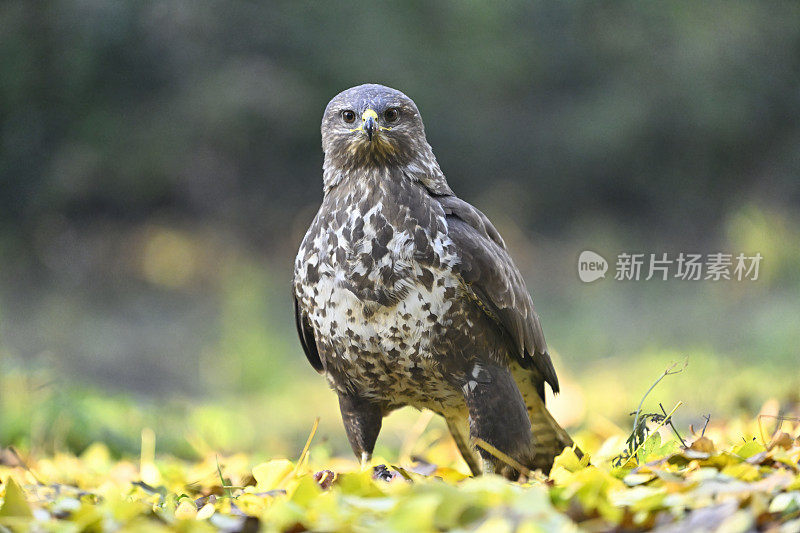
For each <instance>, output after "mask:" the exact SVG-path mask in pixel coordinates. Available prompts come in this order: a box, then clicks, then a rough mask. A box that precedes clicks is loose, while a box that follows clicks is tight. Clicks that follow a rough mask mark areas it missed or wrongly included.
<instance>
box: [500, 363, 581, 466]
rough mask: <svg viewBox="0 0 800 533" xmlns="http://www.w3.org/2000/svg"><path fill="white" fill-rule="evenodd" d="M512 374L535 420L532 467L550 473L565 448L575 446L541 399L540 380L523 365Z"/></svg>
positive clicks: (577, 451) (577, 450) (532, 420)
mask: <svg viewBox="0 0 800 533" xmlns="http://www.w3.org/2000/svg"><path fill="white" fill-rule="evenodd" d="M511 371H512V374H513V376H514V380H515V381H516V382H517V386H518V387H519V391H520V393H522V398H523V399H524V400H525V406H526V407H527V409H528V417H529V418H530V420H531V434H532V435H531V458H530V460H529V461H530V466H531V467H532V468H533V469H540V470H542V471H543V472H544V473H549V472H550V469H551V468H552V467H553V461H554V460H555V458H556V456H558V455H559V454H560V453H561V452H562V451H563V450H564V448H568V447H571V446H574V443H573V441H572V438H571V437H570V436H569V434H568V433H567V432H566V431H565V430H564V428H562V427H561V426H560V425H559V424H558V422H556V420H555V418H553V415H552V414H550V411H548V410H547V407H546V406H545V403H544V400H542V398H541V396H539V393H538V390H537V386H536V384H535V381H538V380H537V378H538V377H539V376H538V375H537V374H535V373H532V372H531V371H530V370H528V369H525V368H522V367H521V366H519V365H512V368H511ZM575 452H576V453H577V454H578V456H579V457H580V456H581V455H582V453H581V451H580V450H579V449H577V448H576V449H575Z"/></svg>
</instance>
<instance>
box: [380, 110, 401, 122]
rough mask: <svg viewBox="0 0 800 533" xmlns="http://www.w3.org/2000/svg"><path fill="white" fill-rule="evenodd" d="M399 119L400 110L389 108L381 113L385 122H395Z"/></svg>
mask: <svg viewBox="0 0 800 533" xmlns="http://www.w3.org/2000/svg"><path fill="white" fill-rule="evenodd" d="M399 117H400V110H399V109H397V108H396V107H390V108H389V109H387V110H386V111H384V113H383V118H385V119H386V122H395V121H396V120H397V119H398V118H399Z"/></svg>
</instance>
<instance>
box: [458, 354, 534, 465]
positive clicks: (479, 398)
mask: <svg viewBox="0 0 800 533" xmlns="http://www.w3.org/2000/svg"><path fill="white" fill-rule="evenodd" d="M466 379H467V381H466V383H465V384H464V385H463V387H462V390H463V391H464V399H465V400H466V403H467V409H468V410H469V434H470V437H471V438H472V439H482V440H484V441H485V442H487V443H488V444H490V445H492V446H494V447H495V448H497V449H498V450H500V451H501V452H503V453H504V454H506V455H508V456H509V457H511V458H512V459H514V460H516V461H518V462H519V463H521V464H522V465H523V466H526V467H527V466H528V465H529V463H530V460H531V423H530V420H529V419H528V412H527V410H526V408H525V402H524V400H523V399H522V395H521V394H520V392H519V389H518V388H517V384H516V382H515V381H514V378H513V377H512V376H511V373H510V372H509V370H508V369H507V368H504V367H500V366H497V365H494V364H491V363H480V364H476V365H475V366H474V367H473V368H472V369H469V371H468V373H467V375H466ZM477 451H478V453H479V454H480V456H481V458H482V459H483V467H484V473H494V472H498V473H502V474H503V475H507V476H508V477H510V478H513V479H516V475H517V473H515V472H513V468H510V467H508V466H507V465H505V464H504V463H503V462H502V461H501V460H500V459H498V458H497V457H495V456H494V455H492V454H491V453H490V452H488V451H487V450H485V449H483V448H481V447H480V446H478V447H477Z"/></svg>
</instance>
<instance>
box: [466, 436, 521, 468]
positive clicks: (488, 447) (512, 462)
mask: <svg viewBox="0 0 800 533" xmlns="http://www.w3.org/2000/svg"><path fill="white" fill-rule="evenodd" d="M474 442H475V445H477V446H480V447H481V448H483V449H484V450H486V451H487V452H489V453H490V454H492V455H494V456H495V457H496V458H498V459H500V460H501V461H503V462H504V463H505V464H507V465H508V466H510V467H511V468H514V469H516V470H517V472H519V473H520V474H522V475H524V476H526V477H530V475H531V471H530V469H529V468H526V467H525V466H523V465H522V464H520V463H519V462H518V461H517V460H515V459H514V458H512V457H509V456H508V455H506V454H504V453H503V452H501V451H500V450H498V449H497V448H495V447H494V446H492V445H491V444H489V443H488V442H486V441H485V440H483V439H481V438H476V439H475V440H474Z"/></svg>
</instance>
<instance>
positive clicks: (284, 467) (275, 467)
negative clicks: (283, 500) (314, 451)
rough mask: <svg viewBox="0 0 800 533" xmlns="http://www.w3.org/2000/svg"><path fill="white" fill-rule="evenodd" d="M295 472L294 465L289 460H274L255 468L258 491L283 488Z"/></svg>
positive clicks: (254, 474)
mask: <svg viewBox="0 0 800 533" xmlns="http://www.w3.org/2000/svg"><path fill="white" fill-rule="evenodd" d="M293 471H294V465H293V464H292V462H291V461H289V460H288V459H273V460H272V461H269V462H266V463H261V464H260V465H257V466H256V467H255V468H253V477H254V478H256V487H257V488H258V490H261V491H267V490H273V489H277V488H282V486H283V484H284V483H285V482H286V480H287V479H288V478H289V476H291V474H292V472H293Z"/></svg>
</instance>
